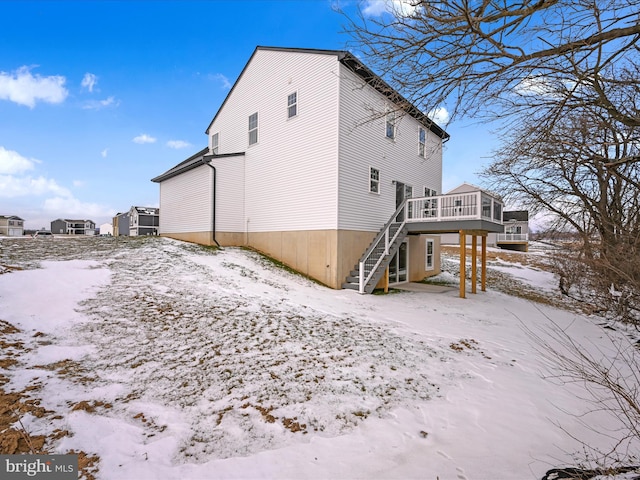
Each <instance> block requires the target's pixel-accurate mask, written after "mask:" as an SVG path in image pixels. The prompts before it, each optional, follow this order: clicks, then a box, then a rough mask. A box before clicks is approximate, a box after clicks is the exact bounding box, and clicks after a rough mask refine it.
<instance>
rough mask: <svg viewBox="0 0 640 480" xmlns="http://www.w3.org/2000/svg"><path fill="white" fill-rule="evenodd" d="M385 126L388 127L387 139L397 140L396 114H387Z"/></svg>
mask: <svg viewBox="0 0 640 480" xmlns="http://www.w3.org/2000/svg"><path fill="white" fill-rule="evenodd" d="M385 125H386V135H387V138H390V139H392V140H393V139H395V138H396V114H395V113H394V112H391V113H388V114H387V119H386V122H385Z"/></svg>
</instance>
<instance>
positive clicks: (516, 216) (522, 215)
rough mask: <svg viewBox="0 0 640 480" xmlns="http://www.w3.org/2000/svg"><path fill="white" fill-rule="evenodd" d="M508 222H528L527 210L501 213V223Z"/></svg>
mask: <svg viewBox="0 0 640 480" xmlns="http://www.w3.org/2000/svg"><path fill="white" fill-rule="evenodd" d="M509 220H515V221H517V222H528V221H529V211H528V210H512V211H510V212H502V221H503V222H508V221H509Z"/></svg>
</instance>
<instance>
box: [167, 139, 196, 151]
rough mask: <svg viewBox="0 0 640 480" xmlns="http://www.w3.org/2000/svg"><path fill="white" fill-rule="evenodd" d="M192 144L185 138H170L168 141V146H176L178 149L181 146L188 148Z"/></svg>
mask: <svg viewBox="0 0 640 480" xmlns="http://www.w3.org/2000/svg"><path fill="white" fill-rule="evenodd" d="M190 146H191V144H190V143H189V142H185V141H184V140H169V141H168V142H167V147H169V148H175V149H176V150H178V149H180V148H187V147H190Z"/></svg>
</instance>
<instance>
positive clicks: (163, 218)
mask: <svg viewBox="0 0 640 480" xmlns="http://www.w3.org/2000/svg"><path fill="white" fill-rule="evenodd" d="M211 179H212V173H211V169H210V168H209V167H207V166H206V165H202V166H200V167H197V168H195V169H193V170H189V171H188V172H185V173H183V174H181V175H178V176H177V177H173V178H169V179H168V180H165V181H163V182H161V183H160V212H161V215H160V234H163V233H187V232H206V231H211V200H212V199H211Z"/></svg>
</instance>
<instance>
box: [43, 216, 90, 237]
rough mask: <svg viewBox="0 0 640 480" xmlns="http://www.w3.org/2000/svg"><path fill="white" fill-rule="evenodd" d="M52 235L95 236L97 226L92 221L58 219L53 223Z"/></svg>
mask: <svg viewBox="0 0 640 480" xmlns="http://www.w3.org/2000/svg"><path fill="white" fill-rule="evenodd" d="M51 233H55V234H64V235H95V234H96V224H95V222H94V221H92V220H70V219H68V218H58V219H57V220H54V221H52V222H51Z"/></svg>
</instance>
